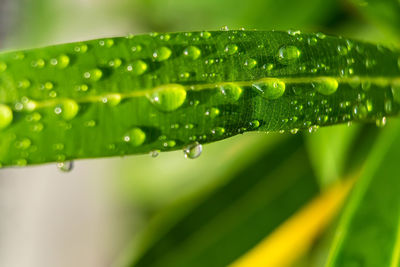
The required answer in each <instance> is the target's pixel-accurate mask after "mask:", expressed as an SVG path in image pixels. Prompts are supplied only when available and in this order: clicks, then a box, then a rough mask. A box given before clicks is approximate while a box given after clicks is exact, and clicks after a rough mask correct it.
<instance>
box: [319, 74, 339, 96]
mask: <svg viewBox="0 0 400 267" xmlns="http://www.w3.org/2000/svg"><path fill="white" fill-rule="evenodd" d="M313 85H314V86H315V89H316V90H317V91H318V92H319V93H320V94H323V95H331V94H333V93H335V92H336V90H337V88H338V86H339V84H338V82H337V80H336V79H334V78H330V77H324V78H320V79H318V80H317V81H316V82H313Z"/></svg>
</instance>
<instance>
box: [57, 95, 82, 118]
mask: <svg viewBox="0 0 400 267" xmlns="http://www.w3.org/2000/svg"><path fill="white" fill-rule="evenodd" d="M78 111H79V105H78V103H76V101H75V100H72V99H65V100H63V101H62V103H61V104H60V105H57V106H56V107H55V108H54V112H55V113H56V114H57V115H60V116H62V117H63V118H64V119H65V120H71V119H73V118H75V116H76V114H78Z"/></svg>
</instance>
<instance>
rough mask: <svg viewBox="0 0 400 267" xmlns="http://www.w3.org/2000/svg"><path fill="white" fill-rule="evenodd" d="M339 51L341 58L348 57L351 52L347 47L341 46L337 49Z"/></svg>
mask: <svg viewBox="0 0 400 267" xmlns="http://www.w3.org/2000/svg"><path fill="white" fill-rule="evenodd" d="M337 51H338V53H339V55H341V56H345V55H347V53H348V52H349V51H348V50H347V47H345V46H343V45H339V46H338V47H337Z"/></svg>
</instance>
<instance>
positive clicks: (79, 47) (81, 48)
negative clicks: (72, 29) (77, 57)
mask: <svg viewBox="0 0 400 267" xmlns="http://www.w3.org/2000/svg"><path fill="white" fill-rule="evenodd" d="M87 50H88V46H87V45H86V44H78V45H76V46H75V47H74V51H75V52H77V53H86V52H87Z"/></svg>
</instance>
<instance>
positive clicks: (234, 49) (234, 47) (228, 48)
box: [224, 44, 238, 55]
mask: <svg viewBox="0 0 400 267" xmlns="http://www.w3.org/2000/svg"><path fill="white" fill-rule="evenodd" d="M224 51H225V53H227V54H228V55H233V54H235V53H236V52H237V51H238V46H237V45H235V44H228V45H227V46H225V49H224Z"/></svg>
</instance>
